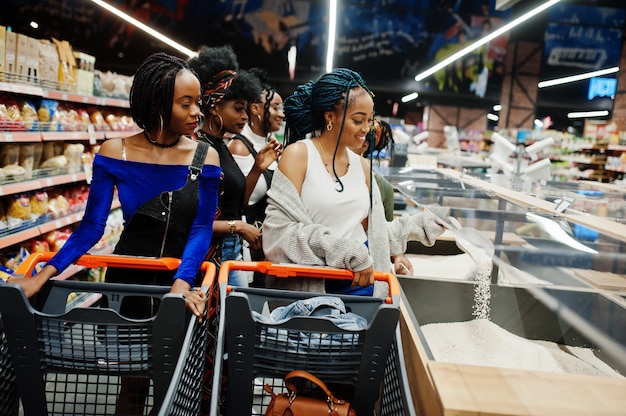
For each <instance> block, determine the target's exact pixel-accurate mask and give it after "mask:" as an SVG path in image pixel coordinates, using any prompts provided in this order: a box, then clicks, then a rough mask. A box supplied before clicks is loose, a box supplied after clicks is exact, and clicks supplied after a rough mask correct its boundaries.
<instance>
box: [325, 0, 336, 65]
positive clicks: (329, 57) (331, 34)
mask: <svg viewBox="0 0 626 416" xmlns="http://www.w3.org/2000/svg"><path fill="white" fill-rule="evenodd" d="M329 8H330V11H329V14H330V18H329V19H328V49H327V50H326V72H330V71H332V70H333V55H334V54H335V33H336V26H337V0H330V4H329Z"/></svg>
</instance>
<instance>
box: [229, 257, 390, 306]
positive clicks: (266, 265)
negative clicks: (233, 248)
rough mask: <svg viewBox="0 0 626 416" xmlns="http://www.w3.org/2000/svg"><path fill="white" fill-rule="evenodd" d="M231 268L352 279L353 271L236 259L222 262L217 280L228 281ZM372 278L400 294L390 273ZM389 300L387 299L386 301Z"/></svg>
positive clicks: (377, 274)
mask: <svg viewBox="0 0 626 416" xmlns="http://www.w3.org/2000/svg"><path fill="white" fill-rule="evenodd" d="M231 270H243V271H254V272H260V273H264V274H269V275H272V276H276V277H283V278H288V277H302V276H304V277H313V278H320V279H337V280H352V279H354V272H352V271H350V270H347V269H336V268H333V267H326V266H304V265H301V264H286V263H272V262H270V261H258V262H254V261H236V260H227V261H224V262H223V263H222V265H221V266H220V271H219V276H218V279H219V282H220V283H228V274H229V272H230V271H231ZM374 279H375V280H378V281H383V282H386V283H387V285H388V286H389V296H390V297H395V298H397V297H399V296H400V283H399V282H398V279H397V278H396V277H395V276H394V275H393V274H391V273H385V272H374ZM388 302H389V301H388Z"/></svg>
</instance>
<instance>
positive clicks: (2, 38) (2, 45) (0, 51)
mask: <svg viewBox="0 0 626 416" xmlns="http://www.w3.org/2000/svg"><path fill="white" fill-rule="evenodd" d="M6 38H7V28H6V27H5V26H0V81H4V74H3V72H5V71H6V70H7V69H6V65H5V58H4V51H5V49H6Z"/></svg>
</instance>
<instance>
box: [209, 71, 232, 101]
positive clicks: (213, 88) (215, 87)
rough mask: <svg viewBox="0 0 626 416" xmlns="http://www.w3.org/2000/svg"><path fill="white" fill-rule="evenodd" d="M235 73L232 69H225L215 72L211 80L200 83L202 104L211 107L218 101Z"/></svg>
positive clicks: (222, 96)
mask: <svg viewBox="0 0 626 416" xmlns="http://www.w3.org/2000/svg"><path fill="white" fill-rule="evenodd" d="M235 75H236V72H235V71H233V70H232V69H225V70H223V71H220V72H218V73H217V74H215V76H214V77H213V78H212V79H211V81H209V82H206V83H204V84H202V106H203V107H213V106H215V104H217V103H219V102H220V101H221V100H222V98H224V94H225V93H226V90H227V89H228V87H230V84H232V82H233V79H235Z"/></svg>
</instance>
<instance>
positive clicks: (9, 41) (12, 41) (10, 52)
mask: <svg viewBox="0 0 626 416" xmlns="http://www.w3.org/2000/svg"><path fill="white" fill-rule="evenodd" d="M4 47H5V52H4V63H5V68H6V69H5V72H6V74H7V77H6V78H7V79H5V81H10V80H11V79H10V74H12V73H15V51H16V49H17V33H15V32H11V31H7V32H6V37H5V44H4Z"/></svg>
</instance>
